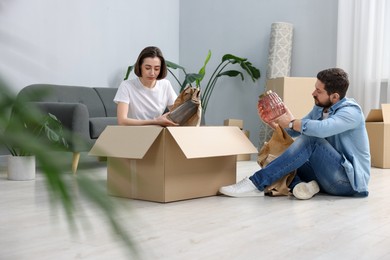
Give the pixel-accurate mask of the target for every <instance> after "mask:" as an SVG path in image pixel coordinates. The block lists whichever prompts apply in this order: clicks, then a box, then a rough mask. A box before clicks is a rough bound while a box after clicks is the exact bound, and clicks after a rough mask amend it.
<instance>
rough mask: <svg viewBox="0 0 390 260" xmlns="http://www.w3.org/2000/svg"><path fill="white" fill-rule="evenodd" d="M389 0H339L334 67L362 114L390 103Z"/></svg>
mask: <svg viewBox="0 0 390 260" xmlns="http://www.w3.org/2000/svg"><path fill="white" fill-rule="evenodd" d="M389 2H390V1H388V0H374V1H373V0H339V8H338V34H337V66H338V67H340V68H343V69H344V70H345V71H347V72H348V74H349V79H350V87H349V90H348V96H349V97H353V98H355V99H356V101H357V102H358V103H359V104H360V105H361V106H362V108H363V111H364V113H365V115H367V114H368V112H369V111H370V109H372V108H380V103H382V102H388V103H389V102H390V89H389V77H390V68H389V67H390V66H389V63H390V51H389V48H390V36H389V33H390V3H389Z"/></svg>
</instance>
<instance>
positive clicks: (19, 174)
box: [7, 156, 35, 181]
mask: <svg viewBox="0 0 390 260" xmlns="http://www.w3.org/2000/svg"><path fill="white" fill-rule="evenodd" d="M7 174H8V180H13V181H28V180H34V179H35V156H9V157H8V171H7Z"/></svg>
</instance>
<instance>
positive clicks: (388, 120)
mask: <svg viewBox="0 0 390 260" xmlns="http://www.w3.org/2000/svg"><path fill="white" fill-rule="evenodd" d="M382 116H383V122H384V123H385V124H390V104H382Z"/></svg>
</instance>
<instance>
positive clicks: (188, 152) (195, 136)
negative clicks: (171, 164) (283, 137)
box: [167, 126, 258, 159]
mask: <svg viewBox="0 0 390 260" xmlns="http://www.w3.org/2000/svg"><path fill="white" fill-rule="evenodd" d="M167 129H168V131H169V132H170V133H171V135H172V136H173V138H174V139H175V141H176V142H177V144H178V145H179V147H180V148H181V150H182V151H183V153H184V155H185V156H186V157H187V158H188V159H192V158H204V157H216V156H228V155H236V154H250V153H257V152H258V151H257V149H256V147H255V146H254V145H253V144H252V143H251V141H250V140H249V139H248V137H246V136H245V134H244V133H243V132H242V131H241V130H240V129H239V128H238V127H236V126H232V127H229V126H223V127H221V126H219V127H218V126H216V127H210V126H202V127H167Z"/></svg>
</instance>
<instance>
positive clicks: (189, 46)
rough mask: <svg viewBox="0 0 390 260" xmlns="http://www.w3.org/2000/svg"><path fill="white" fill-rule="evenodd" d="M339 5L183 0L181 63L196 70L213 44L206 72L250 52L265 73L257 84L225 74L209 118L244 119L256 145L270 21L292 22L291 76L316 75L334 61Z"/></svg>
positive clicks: (215, 121)
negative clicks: (225, 58) (231, 56)
mask: <svg viewBox="0 0 390 260" xmlns="http://www.w3.org/2000/svg"><path fill="white" fill-rule="evenodd" d="M337 5H338V2H337V0H294V1H291V0H272V1H270V0H240V1H237V0H197V1H191V0H182V1H180V63H181V65H183V66H184V67H186V68H188V70H189V71H191V72H192V71H193V72H197V71H198V70H199V68H200V67H201V66H202V65H203V61H204V58H205V57H206V54H207V51H208V50H209V49H210V50H211V51H212V53H213V54H212V55H213V56H212V58H211V60H210V62H209V64H208V70H207V72H208V73H209V74H208V75H207V74H206V78H207V77H208V76H210V74H211V72H212V71H213V70H214V69H215V67H216V66H217V64H218V63H219V62H220V59H221V57H222V56H223V55H224V54H226V53H231V54H234V55H237V56H241V57H245V58H248V59H249V60H250V61H251V62H252V63H253V64H254V65H255V66H256V67H258V68H259V69H260V71H261V73H262V76H261V79H260V81H259V82H257V83H255V84H254V83H252V81H251V80H250V79H249V78H248V80H246V81H245V82H242V81H241V80H239V79H238V78H237V79H233V80H231V79H230V78H226V79H224V80H221V81H220V82H219V83H218V84H219V85H218V86H217V88H216V91H215V92H214V93H213V96H212V97H211V99H210V103H209V107H208V111H207V114H206V123H207V124H212V125H221V124H223V120H224V119H226V118H240V119H243V120H244V128H245V129H247V130H249V131H250V133H251V141H252V142H253V144H255V145H257V144H258V133H259V129H260V121H259V119H258V116H257V113H256V104H257V99H258V96H259V94H260V93H262V91H263V90H264V83H265V75H266V68H267V58H268V45H269V36H270V29H271V24H272V23H273V22H289V23H292V24H293V25H294V39H293V53H292V70H291V76H293V77H302V76H305V77H315V76H316V74H317V72H318V71H320V70H322V69H324V68H328V67H334V66H335V64H336V40H337V39H336V35H337ZM207 72H206V73H207ZM223 91H224V92H223Z"/></svg>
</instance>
